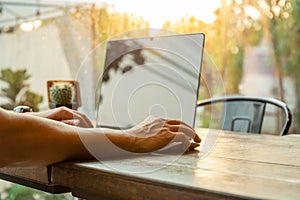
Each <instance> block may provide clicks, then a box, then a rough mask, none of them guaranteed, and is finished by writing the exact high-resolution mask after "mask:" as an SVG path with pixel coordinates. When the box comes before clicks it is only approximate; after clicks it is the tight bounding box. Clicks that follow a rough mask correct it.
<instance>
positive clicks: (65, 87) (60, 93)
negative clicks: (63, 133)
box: [47, 81, 80, 110]
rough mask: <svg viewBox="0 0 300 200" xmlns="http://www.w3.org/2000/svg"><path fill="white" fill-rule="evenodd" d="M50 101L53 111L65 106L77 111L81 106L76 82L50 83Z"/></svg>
mask: <svg viewBox="0 0 300 200" xmlns="http://www.w3.org/2000/svg"><path fill="white" fill-rule="evenodd" d="M47 85H48V100H49V107H50V108H51V109H53V108H57V107H61V106H65V107H68V108H70V109H74V110H77V109H78V107H79V106H80V99H79V88H78V83H77V82H76V81H48V82H47Z"/></svg>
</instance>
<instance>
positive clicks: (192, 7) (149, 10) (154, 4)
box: [107, 0, 220, 28]
mask: <svg viewBox="0 0 300 200" xmlns="http://www.w3.org/2000/svg"><path fill="white" fill-rule="evenodd" d="M107 2H108V3H111V4H114V5H115V9H116V11H118V12H127V13H132V14H136V15H139V16H142V17H143V18H144V19H145V20H147V21H149V23H150V27H151V28H161V26H162V24H163V23H164V22H165V21H166V20H167V19H169V20H171V21H178V20H180V19H181V18H182V17H183V16H186V15H189V16H195V17H196V18H197V19H199V20H202V21H203V22H205V23H207V24H209V23H212V22H213V21H214V20H215V15H214V11H215V10H216V9H217V8H218V7H220V1H219V0H210V1H207V0H185V1H182V0H180V1H178V0H177V1H176V0H152V1H140V0H131V1H124V0H109V1H107Z"/></svg>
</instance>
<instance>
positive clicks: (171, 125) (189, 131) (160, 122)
mask: <svg viewBox="0 0 300 200" xmlns="http://www.w3.org/2000/svg"><path fill="white" fill-rule="evenodd" d="M152 121H153V123H152V125H150V126H152V127H157V128H158V127H160V128H164V127H166V128H168V129H169V130H170V131H172V132H182V133H185V134H186V135H187V136H188V137H190V138H192V139H194V141H195V142H197V143H200V142H201V138H200V137H199V136H198V135H197V133H196V132H195V130H194V129H193V128H192V127H190V126H189V125H188V124H186V123H185V122H183V121H180V120H174V119H171V120H168V119H163V118H154V119H153V117H152Z"/></svg>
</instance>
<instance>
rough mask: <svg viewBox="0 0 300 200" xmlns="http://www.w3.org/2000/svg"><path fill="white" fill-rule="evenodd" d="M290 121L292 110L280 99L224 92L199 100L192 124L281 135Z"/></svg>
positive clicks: (284, 133) (286, 131) (285, 131)
mask: <svg viewBox="0 0 300 200" xmlns="http://www.w3.org/2000/svg"><path fill="white" fill-rule="evenodd" d="M267 107H268V109H266V108H267ZM291 123H292V114H291V111H290V109H289V108H288V106H287V105H286V104H285V103H283V102H282V101H279V100H276V99H273V98H264V97H254V96H227V97H220V98H212V99H206V100H204V101H201V102H199V103H198V104H197V117H196V123H195V124H196V127H197V125H198V127H206V128H218V129H222V130H230V131H235V132H243V133H266V134H277V135H278V133H279V135H280V136H283V135H286V134H287V133H288V130H289V128H290V125H291ZM263 125H264V128H263V129H262V127H263Z"/></svg>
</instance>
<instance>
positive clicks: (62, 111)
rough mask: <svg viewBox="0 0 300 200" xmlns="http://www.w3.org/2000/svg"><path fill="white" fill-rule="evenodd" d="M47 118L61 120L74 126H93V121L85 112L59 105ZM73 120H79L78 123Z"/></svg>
mask: <svg viewBox="0 0 300 200" xmlns="http://www.w3.org/2000/svg"><path fill="white" fill-rule="evenodd" d="M47 118H50V119H53V120H57V121H61V122H64V123H66V124H70V125H74V126H80V127H83V128H92V127H93V124H92V122H91V121H90V120H89V119H88V117H87V116H86V115H85V114H83V113H80V112H78V111H75V110H71V109H69V108H66V107H59V108H57V109H54V110H52V111H51V114H50V115H49V116H48V117H47ZM72 120H77V121H78V122H76V123H77V125H75V124H74V123H75V122H72Z"/></svg>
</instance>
